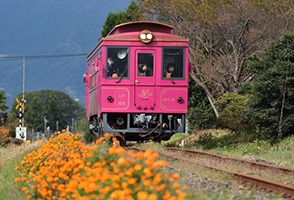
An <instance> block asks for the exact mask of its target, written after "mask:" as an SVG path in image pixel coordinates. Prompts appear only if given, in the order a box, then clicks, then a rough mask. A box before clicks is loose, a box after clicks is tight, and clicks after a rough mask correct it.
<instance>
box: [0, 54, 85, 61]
mask: <svg viewBox="0 0 294 200" xmlns="http://www.w3.org/2000/svg"><path fill="white" fill-rule="evenodd" d="M86 55H88V54H87V53H79V54H57V55H33V56H5V55H3V54H2V55H0V61H8V60H18V59H23V58H24V57H25V58H26V59H34V58H58V57H77V56H86Z"/></svg>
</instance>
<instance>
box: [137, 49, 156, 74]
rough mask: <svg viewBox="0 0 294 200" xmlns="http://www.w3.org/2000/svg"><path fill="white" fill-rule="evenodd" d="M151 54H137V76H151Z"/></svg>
mask: <svg viewBox="0 0 294 200" xmlns="http://www.w3.org/2000/svg"><path fill="white" fill-rule="evenodd" d="M153 58H154V54H153V53H138V76H144V77H152V76H153Z"/></svg>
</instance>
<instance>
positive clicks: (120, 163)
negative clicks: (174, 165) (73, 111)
mask: <svg viewBox="0 0 294 200" xmlns="http://www.w3.org/2000/svg"><path fill="white" fill-rule="evenodd" d="M80 137H81V136H80V135H79V134H77V135H73V134H70V133H69V134H60V135H58V136H56V137H52V138H50V140H49V141H48V142H47V143H46V144H43V145H42V147H41V148H40V149H38V150H37V151H33V152H32V153H29V154H27V155H26V156H25V157H24V160H23V161H22V162H21V163H20V164H19V165H17V167H16V168H15V169H16V170H18V171H19V172H20V174H21V176H20V177H19V178H16V179H15V182H16V186H17V187H20V188H21V189H22V190H23V191H24V192H25V193H26V194H27V199H31V198H34V199H133V200H135V199H136V200H146V199H188V198H189V196H188V195H186V193H184V192H183V191H182V189H181V187H180V185H179V183H177V182H176V180H177V179H179V178H180V177H179V175H178V174H169V173H164V172H163V171H162V170H161V169H160V168H162V167H167V166H168V163H167V162H163V161H156V160H155V159H156V157H158V156H159V155H158V154H157V153H155V152H152V150H150V149H147V150H146V151H145V152H137V153H135V152H133V151H128V152H127V151H126V150H125V149H123V148H122V147H120V146H116V145H113V146H109V145H107V143H108V142H106V143H104V142H103V141H104V139H103V138H99V139H98V140H97V141H96V144H92V145H91V146H86V145H84V144H83V143H82V142H81V141H80ZM104 137H105V138H110V135H109V134H107V133H106V134H104ZM112 142H117V139H116V138H112Z"/></svg>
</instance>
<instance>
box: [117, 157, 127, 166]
mask: <svg viewBox="0 0 294 200" xmlns="http://www.w3.org/2000/svg"><path fill="white" fill-rule="evenodd" d="M117 164H119V165H125V164H126V159H125V158H123V157H120V158H119V159H118V161H117Z"/></svg>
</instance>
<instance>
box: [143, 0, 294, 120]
mask: <svg viewBox="0 0 294 200" xmlns="http://www.w3.org/2000/svg"><path fill="white" fill-rule="evenodd" d="M138 6H139V7H140V9H141V10H142V12H143V13H144V16H146V18H147V19H149V20H154V19H157V20H161V21H162V22H165V23H170V24H171V25H173V26H174V27H175V33H176V34H178V35H181V36H183V37H186V38H189V41H190V51H189V52H190V57H189V60H190V62H191V63H192V65H193V70H192V73H191V75H192V78H193V79H194V81H195V82H196V83H197V84H198V85H199V86H200V87H201V88H202V89H203V90H204V91H205V93H206V96H207V98H208V99H209V101H210V104H211V106H212V108H213V110H214V112H215V115H216V116H217V117H218V116H219V111H218V110H217V108H216V107H215V106H214V104H213V102H215V101H216V98H215V97H217V96H220V95H222V94H224V93H225V92H234V93H236V92H237V91H238V88H239V87H240V85H242V84H243V83H246V82H250V81H252V80H253V78H254V76H255V75H254V73H252V72H249V71H247V70H246V61H247V58H248V56H250V55H252V54H256V55H257V56H260V55H261V53H262V51H263V49H264V48H266V47H267V44H268V41H270V40H272V39H276V38H278V37H279V36H280V35H281V34H282V32H283V31H287V30H293V24H294V17H293V14H294V12H293V4H292V1H288V0H281V1H271V0H236V1H214V0H208V1H190V0H181V1H178V0H153V1H151V0H138Z"/></svg>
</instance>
